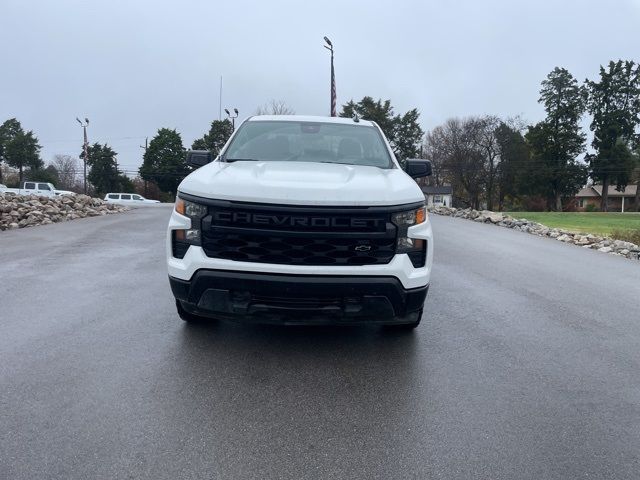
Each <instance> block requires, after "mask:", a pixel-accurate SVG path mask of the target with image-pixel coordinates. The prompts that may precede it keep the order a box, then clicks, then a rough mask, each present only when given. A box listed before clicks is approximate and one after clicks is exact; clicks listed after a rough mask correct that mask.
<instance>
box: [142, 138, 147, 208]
mask: <svg viewBox="0 0 640 480" xmlns="http://www.w3.org/2000/svg"><path fill="white" fill-rule="evenodd" d="M140 148H144V153H147V148H149V137H146V138H145V139H144V146H142V145H140ZM142 161H143V162H144V159H143V160H142ZM143 180H144V197H145V198H147V180H146V179H145V178H143Z"/></svg>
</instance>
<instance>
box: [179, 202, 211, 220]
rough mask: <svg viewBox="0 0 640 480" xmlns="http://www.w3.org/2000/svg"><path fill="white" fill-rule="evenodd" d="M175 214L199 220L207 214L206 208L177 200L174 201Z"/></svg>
mask: <svg viewBox="0 0 640 480" xmlns="http://www.w3.org/2000/svg"><path fill="white" fill-rule="evenodd" d="M176 212H178V213H179V214H181V215H184V216H185V217H189V218H194V217H196V218H201V217H203V216H204V215H205V214H206V213H207V207H206V206H205V205H200V204H198V203H193V202H189V201H187V200H183V199H182V198H178V199H177V200H176Z"/></svg>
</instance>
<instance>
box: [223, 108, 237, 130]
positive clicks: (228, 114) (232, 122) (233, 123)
mask: <svg viewBox="0 0 640 480" xmlns="http://www.w3.org/2000/svg"><path fill="white" fill-rule="evenodd" d="M224 111H225V112H226V114H227V117H229V118H230V119H231V128H233V131H234V132H235V131H236V118H238V109H237V108H234V109H233V113H235V116H234V115H231V113H229V110H227V109H226V108H225V109H224Z"/></svg>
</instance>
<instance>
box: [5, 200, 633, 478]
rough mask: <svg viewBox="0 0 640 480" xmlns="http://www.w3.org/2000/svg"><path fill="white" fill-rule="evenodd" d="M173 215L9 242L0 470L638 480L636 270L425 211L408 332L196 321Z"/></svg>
mask: <svg viewBox="0 0 640 480" xmlns="http://www.w3.org/2000/svg"><path fill="white" fill-rule="evenodd" d="M168 215H169V209H168V207H160V208H148V209H139V210H135V211H132V212H129V213H126V214H123V215H114V216H110V217H103V218H93V219H86V220H78V221H74V222H70V223H66V224H58V225H49V226H44V227H36V228H31V229H25V230H20V231H12V232H0V478H1V479H36V478H37V479H46V478H55V479H137V478H144V479H147V478H148V479H191V478H193V479H218V478H221V479H250V478H256V479H263V478H264V479H267V478H268V479H272V478H273V479H280V478H282V479H300V478H336V479H343V478H344V479H346V478H363V479H368V480H370V479H395V478H399V479H400V478H402V479H405V478H406V479H409V478H415V479H424V478H436V479H476V478H477V479H536V480H539V479H547V478H554V479H573V478H580V479H582V478H588V479H600V478H602V479H605V478H606V479H630V478H638V477H639V476H640V265H638V264H635V263H634V262H631V261H629V260H625V259H621V258H616V257H612V256H610V255H606V254H601V253H597V252H593V251H587V250H584V249H581V248H577V247H573V246H569V245H565V244H561V243H560V242H556V241H553V240H549V239H543V238H537V237H534V236H530V235H527V234H523V233H519V232H513V231H510V230H507V229H502V228H497V227H494V226H491V225H480V224H477V223H473V222H468V221H464V220H456V219H450V218H443V217H436V218H434V219H433V223H434V230H435V235H436V241H437V244H436V248H437V250H436V266H435V268H434V273H433V283H432V288H431V291H430V294H429V298H428V304H427V310H426V312H427V313H426V314H425V317H424V319H423V323H422V325H421V326H420V328H419V329H418V330H417V331H416V332H414V333H409V334H407V333H404V334H402V333H390V332H388V331H384V330H381V329H379V328H347V329H335V328H300V327H295V328H292V327H272V326H243V325H239V324H231V323H219V324H212V325H207V326H195V327H194V326H187V325H184V324H183V323H182V322H181V321H180V320H179V319H178V318H177V316H176V314H175V312H174V306H173V302H172V297H171V294H170V290H169V286H168V282H167V278H166V272H165V266H164V258H163V248H164V244H163V241H164V238H163V237H164V229H165V226H166V222H167V218H168Z"/></svg>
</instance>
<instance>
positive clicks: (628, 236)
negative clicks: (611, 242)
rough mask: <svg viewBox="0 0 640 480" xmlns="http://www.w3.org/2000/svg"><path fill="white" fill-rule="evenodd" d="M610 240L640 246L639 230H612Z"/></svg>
mask: <svg viewBox="0 0 640 480" xmlns="http://www.w3.org/2000/svg"><path fill="white" fill-rule="evenodd" d="M611 238H614V239H616V240H624V241H625V242H631V243H635V244H636V245H640V230H614V231H613V232H611Z"/></svg>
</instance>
